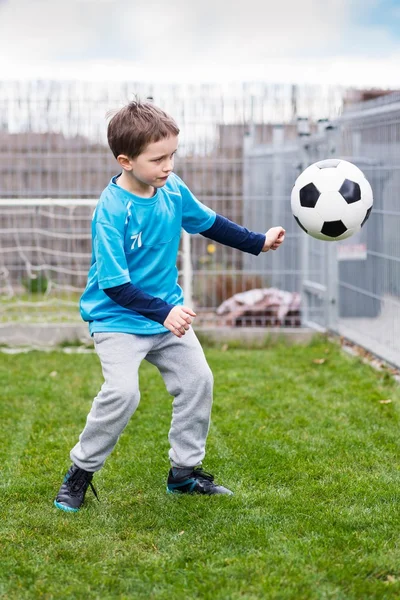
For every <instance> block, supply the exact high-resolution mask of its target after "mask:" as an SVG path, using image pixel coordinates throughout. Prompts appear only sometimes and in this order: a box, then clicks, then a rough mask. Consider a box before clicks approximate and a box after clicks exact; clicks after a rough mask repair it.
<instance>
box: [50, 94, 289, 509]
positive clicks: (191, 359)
mask: <svg viewBox="0 0 400 600" xmlns="http://www.w3.org/2000/svg"><path fill="white" fill-rule="evenodd" d="M178 134H179V129H178V127H177V125H176V123H175V121H174V120H173V119H172V118H171V117H170V116H168V115H167V114H166V113H165V112H163V111H162V110H161V109H159V108H157V107H156V106H154V105H153V104H149V103H141V102H137V101H134V102H131V103H130V104H128V105H127V106H125V107H124V108H122V109H121V110H120V111H118V112H117V113H116V114H115V115H114V116H113V118H112V119H111V121H110V123H109V125H108V143H109V145H110V148H111V150H112V152H113V154H114V156H115V157H116V159H117V161H118V162H119V164H120V166H121V167H122V172H121V173H120V174H119V175H116V176H115V177H113V178H112V179H111V181H110V183H109V185H108V186H107V187H106V188H105V190H104V191H103V193H102V195H101V197H100V200H99V202H98V204H97V206H96V209H95V211H94V215H93V221H92V243H93V251H92V264H91V267H90V270H89V275H88V282H87V286H86V289H85V291H84V293H83V295H82V298H81V303H80V309H81V315H82V318H83V319H84V320H85V321H87V322H88V323H89V330H90V333H91V335H92V336H93V339H94V344H95V348H96V352H97V354H98V356H99V358H100V361H101V366H102V370H103V376H104V380H105V381H104V384H103V386H102V388H101V390H100V392H99V393H98V395H97V396H96V398H95V399H94V401H93V405H92V408H91V410H90V412H89V415H88V417H87V421H86V426H85V428H84V430H83V432H82V433H81V435H80V437H79V441H78V443H77V444H76V446H75V447H74V448H73V449H72V450H71V454H70V456H71V460H72V463H73V464H72V466H71V468H70V469H69V471H68V473H67V474H66V476H65V479H64V482H63V484H62V485H61V488H60V491H59V493H58V495H57V498H56V500H55V501H54V503H55V506H56V507H57V508H60V509H62V510H64V511H67V512H76V511H77V510H79V508H80V507H81V505H82V504H83V501H84V498H85V494H86V491H87V489H88V487H89V485H90V486H91V488H92V490H93V492H94V493H95V495H96V497H97V494H96V492H95V490H94V488H93V485H92V477H93V473H95V472H96V471H98V470H99V469H100V468H101V467H102V466H103V464H104V462H105V460H106V458H107V457H108V455H109V454H110V453H111V451H112V449H113V448H114V446H115V444H116V443H117V441H118V438H119V436H120V434H121V433H122V431H123V429H124V427H125V426H126V424H127V423H128V421H129V419H130V417H131V416H132V415H133V413H134V412H135V410H136V408H137V406H138V404H139V398H140V392H139V386H138V369H139V366H140V363H141V361H142V360H143V359H146V360H148V361H149V362H150V363H152V364H154V365H156V366H157V368H158V369H159V371H160V372H161V375H162V376H163V378H164V381H165V384H166V387H167V390H168V392H169V393H170V394H171V395H172V396H173V397H174V401H173V411H172V412H173V414H172V423H171V428H170V431H169V436H168V437H169V441H170V445H171V449H170V451H169V459H170V463H171V468H170V471H169V475H168V481H167V491H168V492H172V493H198V494H206V495H213V494H232V492H231V491H230V490H228V489H227V488H225V487H223V486H221V485H216V484H215V483H214V478H213V476H212V475H210V474H209V473H206V472H205V471H203V470H202V469H201V467H200V465H201V463H202V460H203V458H204V456H205V443H206V438H207V434H208V429H209V423H210V413H211V404H212V385H213V379H212V374H211V371H210V368H209V367H208V364H207V362H206V359H205V356H204V353H203V351H202V348H201V346H200V343H199V342H198V340H197V338H196V336H195V334H194V331H193V329H192V327H191V324H192V322H193V319H194V317H195V316H196V314H195V313H194V311H193V310H192V309H191V308H190V307H188V306H184V305H183V295H182V290H181V288H180V287H179V285H178V282H177V274H178V273H177V268H176V258H177V254H178V248H179V240H180V235H181V229H182V227H183V228H184V229H185V230H186V231H188V232H189V233H201V234H202V235H204V236H205V237H207V238H209V239H211V240H214V241H217V242H221V243H223V244H226V245H228V246H231V247H235V248H238V249H240V250H243V251H246V252H251V253H253V254H259V253H260V252H267V251H268V250H270V249H272V250H276V249H277V248H278V247H279V246H280V244H281V243H282V242H283V239H284V235H285V231H284V229H282V227H273V228H272V229H269V230H268V231H267V233H266V234H259V233H253V232H250V231H248V230H247V229H245V228H243V227H240V226H239V225H236V224H235V223H232V222H231V221H229V220H228V219H225V218H224V217H222V216H220V215H216V213H215V212H214V211H213V210H211V209H210V208H207V207H206V206H204V205H203V204H201V203H200V202H199V201H198V200H197V199H196V198H195V197H194V196H193V194H192V193H191V192H190V190H189V189H188V188H187V187H186V185H185V184H184V183H183V181H182V180H181V179H180V178H179V177H178V176H177V175H175V174H174V173H173V166H174V154H175V152H176V150H177V147H178Z"/></svg>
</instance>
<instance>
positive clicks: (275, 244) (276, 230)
mask: <svg viewBox="0 0 400 600" xmlns="http://www.w3.org/2000/svg"><path fill="white" fill-rule="evenodd" d="M285 233H286V231H285V230H284V229H283V227H271V229H268V231H267V233H266V234H265V244H264V247H263V249H262V250H261V252H268V250H277V249H278V248H279V246H280V245H281V244H282V242H283V240H284V239H285Z"/></svg>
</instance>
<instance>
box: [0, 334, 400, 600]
mask: <svg viewBox="0 0 400 600" xmlns="http://www.w3.org/2000/svg"><path fill="white" fill-rule="evenodd" d="M206 354H207V357H208V360H209V363H210V365H211V367H212V369H213V372H214V375H215V401H214V410H213V422H212V427H211V430H210V435H209V439H208V454H207V457H206V461H205V462H204V465H203V466H204V468H205V470H208V471H211V472H212V473H214V475H215V476H216V480H217V481H218V482H221V483H222V484H224V485H226V486H227V487H230V488H231V489H233V490H234V492H235V496H233V497H211V498H210V497H191V496H180V497H178V496H172V495H167V494H166V491H165V484H166V475H167V470H168V459H167V452H168V440H167V432H168V428H169V423H170V418H171V411H170V407H171V398H170V396H169V395H168V394H167V392H166V391H165V389H164V385H163V381H162V379H161V377H160V375H159V374H158V372H157V371H156V369H155V368H154V367H152V366H150V365H148V364H147V363H145V364H144V365H143V366H142V368H141V376H140V377H141V388H142V401H141V404H140V407H139V409H138V411H137V413H136V415H135V416H134V417H133V419H132V420H131V422H130V424H129V425H128V427H127V429H126V430H125V432H124V434H123V435H122V436H121V439H120V441H119V444H118V446H117V447H116V449H115V451H114V453H113V454H112V455H111V457H110V458H109V460H108V462H107V463H106V466H105V467H104V469H102V471H100V472H99V473H98V474H97V475H96V476H95V478H94V484H95V486H96V488H97V490H98V493H99V496H100V501H101V502H100V503H98V502H97V501H96V499H95V498H94V496H93V494H92V493H91V491H90V489H89V490H88V493H87V500H86V503H85V506H84V507H83V509H82V510H81V511H80V512H79V513H77V514H67V513H63V512H61V511H58V510H57V509H55V508H54V507H53V505H52V502H53V499H54V496H55V494H56V492H57V490H58V488H59V485H60V483H61V480H62V477H63V475H64V473H65V471H66V470H67V468H68V467H69V458H68V456H69V449H70V447H71V446H72V445H73V444H74V443H75V441H76V439H77V436H78V434H79V433H80V431H81V429H82V427H83V425H84V422H85V417H86V414H87V412H88V410H89V408H90V405H91V401H92V398H93V396H94V395H95V394H96V393H97V390H98V388H99V386H100V385H101V383H102V375H101V369H100V365H99V362H98V358H97V356H96V355H94V354H83V355H82V354H74V355H72V354H69V355H66V354H62V353H61V352H52V353H44V352H43V353H41V352H31V353H28V354H20V355H5V354H1V355H0V389H1V403H0V422H1V436H0V465H1V466H0V470H1V478H0V486H1V494H0V509H1V524H0V553H1V554H0V597H1V598H6V599H7V600H23V599H25V598H32V599H36V598H45V599H53V598H54V599H57V600H59V599H78V600H80V599H94V598H96V599H97V598H98V599H101V600H106V599H111V598H120V599H130V598H132V599H146V600H151V599H156V598H157V599H158V598H163V599H164V598H165V599H168V600H175V599H176V600H180V599H185V600H187V599H192V598H193V599H195V598H199V599H206V600H208V599H210V600H215V599H221V600H222V599H223V600H235V599H239V598H240V599H249V600H250V599H259V598H260V599H270V598H277V599H289V598H290V599H295V600H299V599H306V600H313V599H325V598H326V599H327V598H334V599H350V598H351V599H361V600H364V599H366V598H376V599H379V600H382V599H386V598H400V542H399V540H400V476H399V464H400V460H399V459H400V456H399V407H400V393H399V388H398V384H397V383H396V382H395V381H394V380H393V379H392V378H391V377H390V375H389V374H388V373H385V372H377V371H374V370H373V369H372V368H370V367H369V366H367V365H365V364H363V363H361V361H360V360H359V359H356V358H351V357H349V356H347V355H345V354H344V353H342V352H341V350H340V348H339V347H338V346H336V345H333V344H330V343H328V342H327V341H325V340H323V339H319V340H316V341H314V342H313V343H311V344H310V345H308V346H286V345H285V344H278V345H275V346H271V347H268V348H264V349H260V350H249V349H247V350H246V349H239V348H236V349H233V348H232V349H228V350H226V351H222V349H221V348H218V347H216V348H208V349H206ZM320 359H323V361H324V362H322V361H321V360H320ZM315 361H317V362H315ZM389 399H390V400H391V402H390V403H382V402H381V401H386V400H389Z"/></svg>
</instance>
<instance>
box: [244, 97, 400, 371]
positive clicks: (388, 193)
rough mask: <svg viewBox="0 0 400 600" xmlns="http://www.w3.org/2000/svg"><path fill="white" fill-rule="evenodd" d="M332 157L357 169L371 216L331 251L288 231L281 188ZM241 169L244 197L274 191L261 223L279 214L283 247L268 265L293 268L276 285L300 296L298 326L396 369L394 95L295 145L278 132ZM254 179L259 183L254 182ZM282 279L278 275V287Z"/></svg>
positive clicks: (397, 152)
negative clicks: (337, 338) (327, 333)
mask: <svg viewBox="0 0 400 600" xmlns="http://www.w3.org/2000/svg"><path fill="white" fill-rule="evenodd" d="M332 156H335V157H341V158H343V159H345V160H349V161H351V162H353V163H354V164H356V165H357V166H358V167H360V168H361V169H362V171H364V173H365V175H366V177H367V179H368V180H369V182H370V183H371V186H372V189H373V192H374V207H373V211H372V213H371V217H370V219H369V221H368V222H367V223H366V225H365V226H364V228H363V229H362V230H361V232H360V233H358V234H356V235H355V236H353V237H352V238H349V239H347V240H344V241H342V242H337V243H334V244H330V243H326V242H322V241H318V240H315V239H313V238H311V237H309V236H307V235H306V234H305V233H303V232H302V231H301V230H299V228H298V227H297V225H293V224H291V225H290V224H289V221H290V220H291V221H293V218H291V216H290V215H289V214H288V198H289V194H290V190H289V189H288V182H291V184H292V183H293V182H294V180H295V178H296V175H298V174H299V173H300V172H301V171H302V170H303V169H304V168H306V167H307V166H308V165H309V164H312V163H314V162H316V161H318V160H322V159H325V158H329V157H332ZM247 162H248V163H249V164H250V165H251V176H250V177H249V179H248V184H247V185H248V188H247V189H248V190H254V189H255V188H256V186H257V187H260V185H261V186H262V185H264V186H268V185H269V186H271V185H273V183H271V182H275V184H276V186H277V187H275V189H274V190H272V189H271V187H270V189H269V191H268V190H267V188H266V187H264V188H262V190H263V192H262V193H266V194H268V193H270V194H271V201H270V207H269V216H271V215H273V214H280V216H281V219H280V221H281V222H282V223H285V225H286V228H288V231H289V239H288V241H289V243H288V244H287V245H286V248H285V249H283V248H282V250H284V251H283V252H280V253H279V257H278V253H277V256H276V260H279V261H282V263H283V265H290V266H295V270H294V272H293V273H289V274H288V277H289V281H288V280H287V279H286V280H284V281H285V284H284V285H285V287H287V288H288V289H289V286H290V285H291V283H290V280H292V285H293V286H294V289H300V290H301V294H302V322H303V324H306V325H310V326H312V327H314V328H316V329H330V330H333V331H336V332H338V333H340V334H341V335H343V336H344V337H346V338H348V339H350V340H351V341H353V342H355V343H357V344H359V345H361V346H363V347H364V348H366V349H368V350H370V351H371V352H373V353H375V354H377V355H380V356H381V357H382V358H384V359H385V360H387V361H389V362H391V363H393V364H395V365H400V324H399V323H400V320H399V317H400V312H399V309H400V302H399V294H400V277H399V276H400V240H399V226H400V222H399V217H400V203H399V197H400V195H399V194H400V94H397V93H393V94H391V95H388V96H385V97H384V98H382V99H376V100H371V101H369V102H364V103H362V104H360V105H355V106H352V107H349V108H348V109H347V110H346V111H344V112H343V114H342V115H341V117H340V118H339V119H336V120H335V121H334V122H333V123H331V124H330V125H329V126H328V127H326V123H323V122H322V123H320V131H319V132H317V133H314V134H313V135H300V136H299V137H298V138H297V140H296V141H295V142H293V141H289V140H287V141H285V140H283V142H282V140H281V138H280V133H279V131H278V132H277V137H276V142H275V144H270V145H257V144H255V145H253V146H250V147H249V148H248V153H247ZM261 174H264V177H263V178H262V179H263V184H260V181H257V182H255V181H254V180H255V179H258V178H259V177H260V176H261ZM245 195H246V193H245ZM274 204H276V207H275V208H274V207H273V205H274ZM288 219H289V221H288ZM284 273H285V269H282V268H279V269H278V275H277V280H278V281H279V282H281V281H282V280H283V275H284ZM299 274H300V275H299Z"/></svg>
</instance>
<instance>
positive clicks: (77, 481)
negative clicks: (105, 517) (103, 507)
mask: <svg viewBox="0 0 400 600" xmlns="http://www.w3.org/2000/svg"><path fill="white" fill-rule="evenodd" d="M68 483H69V484H70V485H69V489H70V492H71V495H72V496H78V495H79V493H80V492H81V491H82V488H84V487H85V486H86V487H87V484H89V485H90V488H91V490H92V492H93V494H94V495H95V497H96V500H97V501H98V502H100V500H99V496H98V494H97V492H96V489H95V487H94V485H93V483H92V482H91V481H88V478H87V476H86V474H84V473H81V474H80V473H79V471H76V472H75V473H73V474H72V475H71V477H70V478H69V479H68V481H67V484H68Z"/></svg>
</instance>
